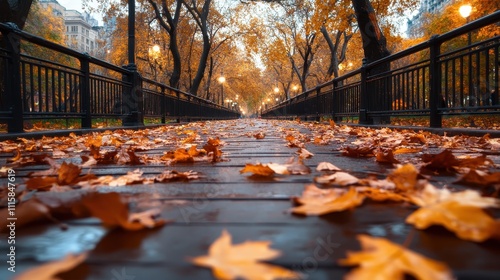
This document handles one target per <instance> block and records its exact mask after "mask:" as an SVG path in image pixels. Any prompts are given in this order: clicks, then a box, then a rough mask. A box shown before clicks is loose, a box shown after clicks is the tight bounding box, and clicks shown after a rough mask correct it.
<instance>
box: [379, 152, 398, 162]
mask: <svg viewBox="0 0 500 280" xmlns="http://www.w3.org/2000/svg"><path fill="white" fill-rule="evenodd" d="M375 160H376V161H377V162H379V163H389V164H395V163H399V160H397V159H396V158H394V153H393V152H392V150H391V149H387V150H385V151H384V150H382V149H378V150H377V151H376V152H375Z"/></svg>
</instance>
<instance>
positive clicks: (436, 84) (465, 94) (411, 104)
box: [262, 11, 500, 127]
mask: <svg viewBox="0 0 500 280" xmlns="http://www.w3.org/2000/svg"><path fill="white" fill-rule="evenodd" d="M499 22H500V11H496V12H494V13H492V14H490V15H488V16H485V17H483V18H481V19H478V20H476V21H473V22H470V23H468V24H467V25H464V26H462V27H460V28H458V29H455V30H453V31H450V32H448V33H445V34H442V35H436V36H433V37H432V38H431V39H430V40H428V41H425V42H423V43H420V44H418V45H416V46H414V47H411V48H409V49H406V50H404V51H401V52H399V53H396V54H393V55H391V56H388V57H385V58H383V59H381V60H378V61H375V62H373V63H370V64H364V65H363V66H362V67H361V68H360V69H357V70H355V71H352V72H350V73H348V74H346V75H344V76H341V77H338V78H335V79H333V80H331V81H329V82H327V83H325V84H322V85H319V86H317V87H316V88H314V89H311V90H308V91H306V92H303V93H301V94H300V95H298V96H295V97H294V98H291V99H289V100H286V101H284V102H282V103H280V104H277V105H275V106H274V107H272V108H269V109H268V110H264V111H263V112H262V117H264V118H281V117H294V118H295V117H305V118H307V117H311V118H314V119H318V118H320V117H322V116H329V117H332V118H334V119H346V118H352V119H356V120H358V121H359V123H361V124H372V123H388V122H390V118H391V117H393V116H425V117H428V118H429V124H430V126H431V127H441V126H442V116H443V115H445V114H446V115H453V114H471V115H477V114H500V104H499V100H498V95H499V72H500V56H499V49H500V34H499V33H498V32H497V33H496V34H495V36H494V37H493V38H488V39H485V40H481V41H479V42H473V43H472V44H471V43H470V36H471V33H473V32H480V31H481V29H482V28H499V25H500V23H499ZM467 37H468V38H469V39H468V42H467V39H466V38H467ZM380 69H384V70H383V71H380Z"/></svg>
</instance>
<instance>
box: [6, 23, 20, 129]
mask: <svg viewBox="0 0 500 280" xmlns="http://www.w3.org/2000/svg"><path fill="white" fill-rule="evenodd" d="M8 24H9V25H10V27H11V28H12V30H11V31H8V32H7V34H6V35H5V33H4V41H5V43H6V47H7V51H8V52H9V58H8V59H7V75H5V77H4V81H5V86H6V88H5V93H6V97H7V98H6V99H7V107H8V109H9V110H10V119H9V121H8V128H7V130H8V132H9V133H15V132H24V127H23V126H24V118H23V98H22V95H21V67H20V64H21V41H20V39H19V36H18V35H17V34H15V31H16V30H19V28H18V27H17V26H16V25H15V24H14V23H8Z"/></svg>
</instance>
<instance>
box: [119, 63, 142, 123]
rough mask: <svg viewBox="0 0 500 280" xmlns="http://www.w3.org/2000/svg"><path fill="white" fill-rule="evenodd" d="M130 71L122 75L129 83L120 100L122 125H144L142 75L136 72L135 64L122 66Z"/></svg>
mask: <svg viewBox="0 0 500 280" xmlns="http://www.w3.org/2000/svg"><path fill="white" fill-rule="evenodd" d="M124 68H125V69H127V70H129V71H130V72H129V73H127V74H126V75H124V77H123V79H124V81H126V82H128V83H130V88H129V89H126V90H125V92H124V93H123V102H122V114H124V115H123V118H122V125H123V126H143V125H144V112H143V111H144V100H143V98H144V96H143V92H142V77H141V75H140V74H139V72H137V68H136V66H135V64H134V65H133V64H129V65H126V66H124Z"/></svg>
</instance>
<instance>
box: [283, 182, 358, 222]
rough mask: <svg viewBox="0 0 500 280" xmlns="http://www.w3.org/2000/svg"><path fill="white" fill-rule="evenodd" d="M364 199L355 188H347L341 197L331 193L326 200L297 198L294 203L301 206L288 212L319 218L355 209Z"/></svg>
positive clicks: (320, 198) (322, 198)
mask: <svg viewBox="0 0 500 280" xmlns="http://www.w3.org/2000/svg"><path fill="white" fill-rule="evenodd" d="M364 198H365V197H364V196H363V195H362V194H360V193H358V191H356V189H355V188H349V191H347V192H345V193H343V194H341V195H336V194H335V193H333V192H332V193H331V194H329V195H328V197H327V198H326V199H325V198H324V197H321V196H318V197H317V199H314V198H312V199H311V198H310V197H308V198H305V199H301V198H297V199H295V200H294V202H295V203H298V204H302V205H300V206H297V207H293V208H292V209H290V212H292V213H294V214H301V215H309V216H321V215H325V214H328V213H332V212H340V211H345V210H348V209H352V208H354V207H357V206H359V205H361V204H362V203H363V200H364Z"/></svg>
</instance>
